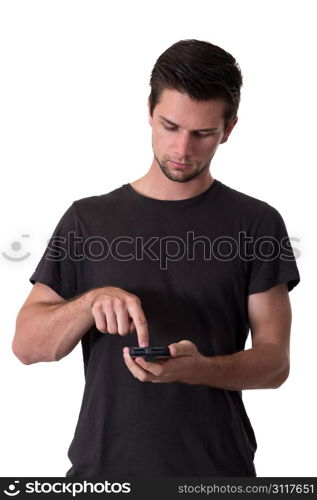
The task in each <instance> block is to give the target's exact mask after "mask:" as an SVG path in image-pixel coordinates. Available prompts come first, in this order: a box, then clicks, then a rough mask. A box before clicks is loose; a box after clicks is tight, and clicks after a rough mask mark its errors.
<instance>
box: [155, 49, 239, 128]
mask: <svg viewBox="0 0 317 500" xmlns="http://www.w3.org/2000/svg"><path fill="white" fill-rule="evenodd" d="M150 86H151V94H150V96H149V102H150V114H151V116H152V115H153V111H154V108H155V106H156V104H157V103H158V102H159V100H160V96H161V94H162V92H163V90H164V89H175V90H178V91H179V92H182V93H185V94H187V95H188V96H189V97H190V98H191V99H193V100H197V101H203V100H208V99H219V98H220V99H223V100H224V101H225V102H226V110H225V116H224V119H225V128H226V127H227V126H228V125H229V123H230V122H231V121H232V120H233V119H235V118H236V116H237V112H238V107H239V103H240V88H241V86H242V74H241V70H240V67H239V65H238V63H237V62H236V60H235V58H234V57H233V56H232V55H231V54H229V53H228V52H226V51H225V50H224V49H222V48H221V47H218V46H217V45H213V44H212V43H210V42H205V41H201V40H180V41H179V42H176V43H174V44H173V45H171V46H170V47H169V48H168V49H167V50H165V52H163V54H161V55H160V57H159V58H158V59H157V61H156V63H155V65H154V68H153V70H152V73H151V79H150Z"/></svg>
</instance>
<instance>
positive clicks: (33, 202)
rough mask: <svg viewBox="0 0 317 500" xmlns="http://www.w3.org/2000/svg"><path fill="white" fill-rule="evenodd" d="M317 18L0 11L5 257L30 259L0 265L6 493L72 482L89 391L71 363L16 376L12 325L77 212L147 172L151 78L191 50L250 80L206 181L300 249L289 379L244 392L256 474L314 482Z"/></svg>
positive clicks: (94, 9)
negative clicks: (83, 202)
mask: <svg viewBox="0 0 317 500" xmlns="http://www.w3.org/2000/svg"><path fill="white" fill-rule="evenodd" d="M313 7H314V2H313V1H307V0H306V1H305V0H303V1H301V2H294V1H283V0H279V1H268V0H265V1H260V0H258V1H256V2H254V1H248V0H245V1H237V0H235V1H228V0H227V1H226V2H219V1H213V0H195V2H192V1H187V0H173V1H168V2H166V1H162V0H160V1H159V2H153V1H148V2H146V3H143V2H130V1H127V0H126V1H121V2H117V3H114V2H112V3H110V2H107V1H106V0H105V1H95V0H89V1H88V0H86V1H80V0H76V1H71V0H54V1H47V0H41V1H27V0H24V1H17V0H16V1H2V2H1V3H0V48H1V49H0V50H1V55H0V68H1V79H0V100H1V102H0V104H1V112H0V127H1V130H0V134H1V135H0V137H1V150H0V155H1V156H0V160H1V177H2V181H1V197H0V202H1V212H0V213H1V242H0V252H5V253H6V255H10V256H14V257H18V256H22V255H25V254H26V253H27V252H30V254H31V255H30V256H29V257H28V258H26V259H25V260H24V261H21V262H12V261H10V260H8V259H7V258H6V257H5V256H3V255H2V254H1V253H0V269H1V271H0V272H1V283H2V286H1V306H2V307H1V336H0V356H1V362H0V384H1V405H2V409H1V423H0V442H1V452H0V454H1V456H0V461H1V463H0V475H1V476H2V477H4V476H35V477H36V476H64V475H65V473H66V471H67V470H68V469H69V467H70V462H69V460H68V458H67V450H68V446H69V444H70V442H71V439H72V437H73V432H74V430H75V425H76V423H77V418H78V412H79V408H80V403H81V397H82V391H83V384H84V376H83V363H82V354H81V347H80V345H78V346H77V347H76V348H75V350H74V351H73V352H72V353H71V354H70V355H69V356H67V357H66V358H64V359H62V360H61V361H60V362H58V363H38V364H35V365H29V366H25V365H23V364H21V363H20V362H19V361H18V359H17V358H15V357H14V355H13V353H12V351H11V342H12V338H13V335H14V329H15V318H16V315H17V313H18V310H19V309H20V307H21V305H22V303H23V302H24V300H25V298H26V296H27V294H28V293H29V291H30V290H31V286H32V285H31V284H30V283H29V281H28V279H29V277H30V276H31V274H32V273H33V271H34V269H35V267H36V265H37V263H38V261H39V259H40V257H41V255H42V253H43V251H44V248H45V246H46V241H47V239H48V238H49V237H50V235H51V233H52V231H53V229H54V227H55V225H56V223H57V221H58V220H59V219H60V217H61V216H62V214H63V213H64V212H65V210H66V209H67V208H68V206H69V205H70V204H71V203H72V201H73V200H75V199H79V198H82V197H85V196H90V195H93V194H102V193H106V192H109V191H111V190H113V189H115V188H117V187H119V186H121V185H122V184H123V183H126V182H131V181H133V180H135V179H137V178H139V177H140V176H141V175H144V173H145V172H146V171H147V169H148V168H149V165H150V162H151V159H152V150H151V141H150V137H151V136H150V127H149V125H148V122H147V106H146V102H147V97H148V95H149V78H150V72H151V70H152V67H153V65H154V63H155V61H156V59H157V57H158V56H159V55H160V54H161V53H162V52H163V51H164V50H165V49H166V48H167V47H168V46H170V45H171V44H172V43H174V42H176V41H178V40H180V39H185V38H198V39H201V40H208V41H210V42H212V43H215V44H217V45H220V46H221V47H223V48H224V49H226V50H227V51H229V52H231V53H232V54H233V55H234V56H235V57H236V59H237V60H238V62H239V64H240V66H241V69H242V72H243V77H244V86H243V91H242V100H241V106H240V111H239V122H238V124H237V126H236V128H235V129H234V131H233V133H232V135H231V137H230V139H229V141H228V142H227V143H226V144H224V145H221V146H220V147H219V149H218V152H217V153H216V156H215V158H214V159H213V161H212V164H211V172H212V175H213V176H214V177H215V178H217V179H219V180H221V181H222V182H224V183H225V184H228V185H229V186H231V187H233V188H235V189H238V190H240V191H242V192H245V193H247V194H250V195H252V196H254V197H257V198H260V199H263V200H265V201H267V202H268V203H270V204H271V205H273V206H274V207H275V208H277V209H278V210H279V212H280V213H281V214H282V216H283V218H284V220H285V222H286V225H287V229H288V232H289V235H290V236H291V237H294V238H297V239H298V241H296V243H293V245H294V247H296V249H298V252H300V255H299V258H298V261H297V262H298V266H299V270H300V274H301V283H300V284H299V285H298V287H297V288H296V289H294V290H293V291H292V292H291V294H290V296H291V301H292V307H293V327H292V349H291V374H290V376H289V378H288V380H287V381H286V383H285V384H284V385H283V386H282V387H281V388H279V389H277V390H252V391H245V392H244V402H245V405H246V409H247V412H248V414H249V417H250V419H251V422H252V425H253V427H254V430H255V433H256V437H257V441H258V451H257V453H256V459H255V465H256V469H257V474H258V476H288V477H294V476H316V468H317V466H316V446H317V439H316V421H317V413H316V406H315V401H316V369H315V359H316V347H317V342H316V333H317V332H316V325H315V315H316V313H315V311H316V307H315V302H316V301H315V296H314V292H315V290H314V287H313V284H314V282H315V276H316V266H315V258H314V257H315V248H316V243H317V242H316V223H315V212H316V210H315V207H316V204H315V200H316V195H315V191H316V187H315V186H316V184H315V180H316V177H315V172H314V170H315V168H316V155H315V146H316V141H315V135H316V111H317V110H316V88H317V82H316V73H315V66H316V54H315V49H316V37H315V36H314V32H315V21H314V15H313ZM25 234H29V235H30V236H29V237H28V238H26V237H23V236H22V235H25ZM13 242H20V244H21V245H22V247H21V249H20V250H14V249H12V248H11V245H12V243H13ZM298 252H297V253H298Z"/></svg>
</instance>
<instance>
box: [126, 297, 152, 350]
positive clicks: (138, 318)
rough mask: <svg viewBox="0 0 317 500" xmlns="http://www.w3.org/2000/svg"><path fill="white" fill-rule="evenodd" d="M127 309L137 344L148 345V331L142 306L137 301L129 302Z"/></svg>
mask: <svg viewBox="0 0 317 500" xmlns="http://www.w3.org/2000/svg"><path fill="white" fill-rule="evenodd" d="M128 311H129V314H130V316H131V318H132V319H133V323H134V326H135V329H136V334H137V336H138V342H139V346H140V347H147V346H148V345H149V332H148V326H147V321H146V318H145V315H144V312H143V309H142V307H141V306H140V305H139V304H138V303H137V302H130V304H128Z"/></svg>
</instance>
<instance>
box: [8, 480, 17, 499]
mask: <svg viewBox="0 0 317 500" xmlns="http://www.w3.org/2000/svg"><path fill="white" fill-rule="evenodd" d="M14 482H15V483H19V482H20V481H14ZM15 488H16V486H15V484H10V485H9V486H8V490H10V491H7V490H4V493H5V494H6V495H8V496H9V497H15V496H16V495H18V494H19V493H20V490H16V489H15Z"/></svg>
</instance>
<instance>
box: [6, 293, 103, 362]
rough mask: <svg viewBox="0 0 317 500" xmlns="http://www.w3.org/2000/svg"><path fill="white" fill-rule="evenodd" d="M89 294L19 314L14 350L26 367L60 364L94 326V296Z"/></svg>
mask: <svg viewBox="0 0 317 500" xmlns="http://www.w3.org/2000/svg"><path fill="white" fill-rule="evenodd" d="M92 293H93V291H91V292H86V293H85V294H82V295H80V296H78V297H75V298H74V299H71V300H69V301H66V302H63V303H61V304H56V305H54V304H45V303H40V304H34V305H30V306H28V307H26V308H25V309H24V310H23V311H21V312H20V314H19V315H18V318H17V323H16V333H15V338H14V340H13V351H14V352H15V354H16V355H17V356H18V357H19V359H20V360H21V361H22V362H23V363H25V364H32V363H37V362H39V361H58V360H59V359H61V358H63V357H64V356H66V355H67V354H69V353H70V352H71V351H72V350H73V348H74V347H75V346H76V344H77V343H78V342H79V340H80V339H81V337H82V336H83V335H84V333H85V332H86V331H87V330H88V329H89V328H90V327H91V326H92V325H93V324H94V318H93V316H92V313H91V306H90V303H91V295H92Z"/></svg>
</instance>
